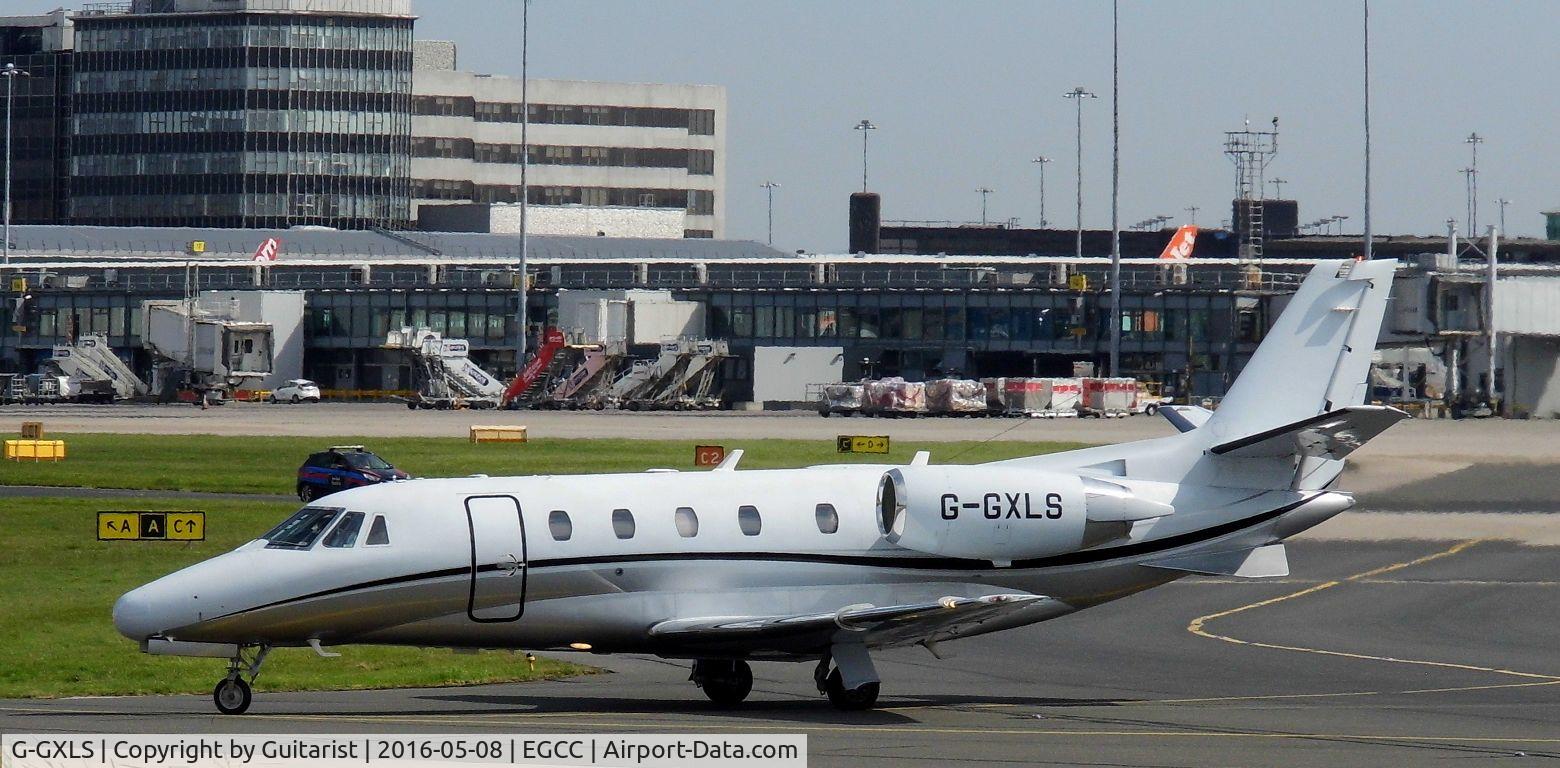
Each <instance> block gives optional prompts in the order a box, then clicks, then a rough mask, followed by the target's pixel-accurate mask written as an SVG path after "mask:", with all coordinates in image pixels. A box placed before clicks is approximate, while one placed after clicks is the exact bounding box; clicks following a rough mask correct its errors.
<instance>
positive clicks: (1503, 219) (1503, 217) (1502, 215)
mask: <svg viewBox="0 0 1560 768" xmlns="http://www.w3.org/2000/svg"><path fill="white" fill-rule="evenodd" d="M1510 203H1511V201H1510V200H1507V199H1506V198H1504V197H1499V198H1496V199H1495V204H1496V205H1498V206H1500V234H1501V235H1502V236H1503V237H1504V236H1507V235H1506V206H1507V205H1508V204H1510Z"/></svg>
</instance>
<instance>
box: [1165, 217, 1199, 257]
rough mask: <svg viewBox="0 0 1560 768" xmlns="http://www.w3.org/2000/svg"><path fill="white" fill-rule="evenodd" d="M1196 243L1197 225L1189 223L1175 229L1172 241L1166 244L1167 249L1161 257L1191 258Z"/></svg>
mask: <svg viewBox="0 0 1560 768" xmlns="http://www.w3.org/2000/svg"><path fill="white" fill-rule="evenodd" d="M1196 245H1197V225H1195V224H1188V225H1186V226H1184V227H1181V228H1180V229H1177V230H1176V231H1175V236H1174V237H1172V238H1170V242H1169V243H1168V244H1167V245H1165V250H1164V252H1163V253H1160V254H1159V258H1161V259H1190V258H1191V257H1192V248H1194V247H1196Z"/></svg>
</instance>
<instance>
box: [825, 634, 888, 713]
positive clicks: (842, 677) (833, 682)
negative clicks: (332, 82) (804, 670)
mask: <svg viewBox="0 0 1560 768" xmlns="http://www.w3.org/2000/svg"><path fill="white" fill-rule="evenodd" d="M831 663H832V664H833V665H834V669H832V670H831V669H829V666H830V664H831ZM813 682H815V683H817V685H818V691H819V693H823V694H825V695H827V696H828V697H829V703H830V704H833V705H834V708H835V709H838V710H841V711H844V712H860V711H863V710H868V709H871V708H872V707H874V706H876V705H877V699H878V689H879V688H880V687H881V684H880V683H879V681H878V675H877V669H876V668H874V667H873V666H872V657H871V656H869V655H868V654H867V649H866V647H865V646H863V645H860V644H854V643H836V644H835V645H834V646H833V647H832V648H830V649H829V652H828V653H825V654H824V655H823V658H821V659H819V660H818V666H817V668H815V669H814V670H813Z"/></svg>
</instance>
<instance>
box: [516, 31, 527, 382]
mask: <svg viewBox="0 0 1560 768" xmlns="http://www.w3.org/2000/svg"><path fill="white" fill-rule="evenodd" d="M530 42H531V0H521V2H520V301H519V306H518V307H517V308H516V309H515V326H516V327H515V375H516V376H518V375H519V374H520V372H521V371H523V370H525V347H526V338H525V333H526V328H525V326H526V320H527V318H526V306H525V305H526V301H527V300H528V298H529V297H528V295H527V294H528V293H529V290H528V288H529V286H528V285H526V283H527V279H526V270H527V268H528V265H527V263H526V262H527V257H528V256H529V255H530V254H529V253H528V251H529V249H530V245H531V243H530V238H529V237H528V233H527V230H526V220H525V214H526V205H527V203H528V202H529V201H528V198H529V197H530V196H531V188H530V185H529V184H528V179H527V178H526V171H527V170H528V169H529V168H530V166H531V142H530V137H529V135H528V133H527V130H526V129H528V128H529V127H530V126H531V98H530V96H531V94H530V91H529V89H528V86H529V85H530V80H529V79H527V75H528V74H529V72H528V65H529V64H530Z"/></svg>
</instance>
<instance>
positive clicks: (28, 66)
mask: <svg viewBox="0 0 1560 768" xmlns="http://www.w3.org/2000/svg"><path fill="white" fill-rule="evenodd" d="M73 32H74V26H73V25H72V23H71V20H70V15H69V14H68V13H66V12H65V11H53V12H51V13H47V14H43V15H40V16H12V17H9V18H5V19H0V67H4V66H5V65H6V64H12V65H15V66H16V68H17V69H18V70H21V71H22V72H25V73H26V74H25V75H18V76H16V77H14V78H11V80H10V82H9V83H8V82H6V80H5V79H3V78H0V99H7V98H8V99H9V105H8V106H9V108H10V109H11V110H13V111H12V112H11V156H10V161H11V173H12V183H11V220H12V221H13V222H18V223H34V224H46V223H52V222H56V221H61V220H63V218H64V217H65V212H66V209H67V207H68V206H69V204H70V185H69V183H68V182H69V177H70V87H71V86H70V83H71V74H70V73H71V56H72V51H71V39H72V36H73ZM8 86H9V90H10V93H9V94H8V93H7V90H8ZM0 119H3V118H0Z"/></svg>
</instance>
